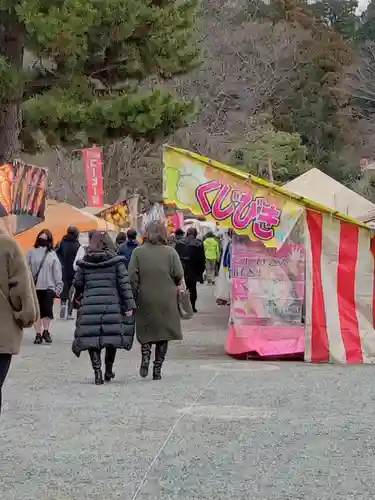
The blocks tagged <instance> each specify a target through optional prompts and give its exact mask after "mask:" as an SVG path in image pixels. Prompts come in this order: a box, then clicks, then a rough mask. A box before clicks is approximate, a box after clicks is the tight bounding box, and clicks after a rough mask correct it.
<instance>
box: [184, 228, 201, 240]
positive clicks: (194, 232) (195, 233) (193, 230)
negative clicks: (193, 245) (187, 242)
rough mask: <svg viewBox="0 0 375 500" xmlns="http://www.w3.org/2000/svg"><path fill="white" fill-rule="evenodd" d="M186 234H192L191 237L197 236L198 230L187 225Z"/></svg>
mask: <svg viewBox="0 0 375 500" xmlns="http://www.w3.org/2000/svg"><path fill="white" fill-rule="evenodd" d="M186 236H192V237H193V238H196V237H197V236H198V231H197V230H196V229H195V227H189V229H188V230H187V231H186Z"/></svg>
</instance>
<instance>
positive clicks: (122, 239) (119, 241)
mask: <svg viewBox="0 0 375 500" xmlns="http://www.w3.org/2000/svg"><path fill="white" fill-rule="evenodd" d="M125 241H126V233H124V231H121V233H118V235H117V236H116V246H117V248H118V249H119V248H120V246H121V245H122V244H123V243H125Z"/></svg>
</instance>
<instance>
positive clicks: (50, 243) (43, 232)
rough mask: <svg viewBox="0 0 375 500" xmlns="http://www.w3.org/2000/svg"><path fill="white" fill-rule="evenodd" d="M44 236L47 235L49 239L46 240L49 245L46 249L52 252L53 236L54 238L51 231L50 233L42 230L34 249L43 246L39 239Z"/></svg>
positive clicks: (47, 230)
mask: <svg viewBox="0 0 375 500" xmlns="http://www.w3.org/2000/svg"><path fill="white" fill-rule="evenodd" d="M42 234H45V235H46V236H47V238H46V241H47V245H46V247H45V248H46V249H47V250H48V251H49V252H50V251H51V250H53V236H52V233H51V231H49V229H42V230H41V231H40V232H39V233H38V234H37V237H36V240H35V243H34V248H39V247H40V246H41V245H40V242H39V238H40V237H41V236H42Z"/></svg>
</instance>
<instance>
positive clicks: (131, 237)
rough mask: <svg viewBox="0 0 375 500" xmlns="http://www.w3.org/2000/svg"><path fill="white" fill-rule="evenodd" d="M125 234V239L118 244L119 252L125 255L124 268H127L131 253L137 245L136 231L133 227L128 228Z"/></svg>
mask: <svg viewBox="0 0 375 500" xmlns="http://www.w3.org/2000/svg"><path fill="white" fill-rule="evenodd" d="M126 236H127V241H126V242H125V243H123V244H122V245H121V246H120V248H119V254H120V255H123V256H124V257H125V259H126V268H128V267H129V262H130V259H131V256H132V253H133V251H134V250H135V249H136V248H137V246H138V242H137V231H136V230H135V229H128V232H127V233H126Z"/></svg>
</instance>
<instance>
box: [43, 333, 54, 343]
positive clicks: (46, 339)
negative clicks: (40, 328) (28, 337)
mask: <svg viewBox="0 0 375 500" xmlns="http://www.w3.org/2000/svg"><path fill="white" fill-rule="evenodd" d="M42 339H43V340H44V342H45V343H46V344H52V337H51V334H50V333H49V331H48V330H44V332H43V334H42Z"/></svg>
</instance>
